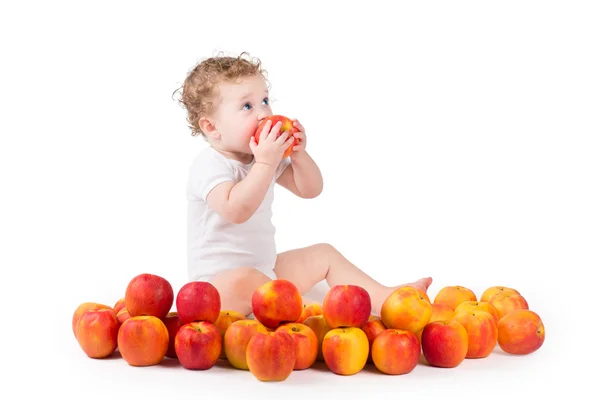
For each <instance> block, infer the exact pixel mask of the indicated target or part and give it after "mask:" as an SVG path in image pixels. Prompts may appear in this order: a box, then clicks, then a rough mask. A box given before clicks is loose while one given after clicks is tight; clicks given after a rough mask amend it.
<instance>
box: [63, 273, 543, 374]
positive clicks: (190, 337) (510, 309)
mask: <svg viewBox="0 0 600 400" xmlns="http://www.w3.org/2000/svg"><path fill="white" fill-rule="evenodd" d="M173 304H175V306H176V311H171V309H172V306H173ZM252 311H253V315H254V318H250V317H247V316H245V315H242V314H241V313H239V312H236V311H233V310H222V309H221V297H220V294H219V292H218V291H217V289H216V288H215V287H214V286H213V285H211V284H210V283H207V282H189V283H187V284H185V285H183V286H182V287H181V289H180V290H179V292H178V293H177V296H176V297H175V293H174V291H173V288H172V286H171V284H170V283H169V282H168V281H167V280H166V279H164V278H163V277H160V276H157V275H153V274H147V273H145V274H140V275H138V276H136V277H134V278H133V279H132V280H131V281H130V282H129V284H128V286H127V288H126V291H125V297H123V298H122V299H119V300H118V301H117V302H116V303H115V305H114V306H113V307H110V306H108V305H105V304H99V303H94V302H85V303H82V304H80V305H79V306H78V307H77V308H76V310H75V312H74V314H73V321H72V325H73V326H72V328H73V333H74V334H75V338H76V339H77V342H78V343H79V346H80V347H81V349H82V350H83V351H84V352H85V354H86V355H87V356H88V357H90V358H105V357H108V356H110V355H112V354H113V353H114V352H115V351H117V349H118V352H119V353H120V355H121V357H122V358H123V359H124V360H125V361H126V362H127V363H128V364H129V365H132V366H152V365H156V364H159V363H161V362H162V361H163V360H164V359H165V357H168V358H172V359H177V360H178V361H179V363H180V364H181V365H182V366H183V367H184V368H186V369H191V370H206V369H209V368H212V367H213V366H215V365H216V364H217V362H218V360H219V359H223V360H226V361H227V362H229V364H230V365H232V366H233V367H234V368H237V369H241V370H248V371H250V372H251V373H252V374H253V375H254V376H255V377H256V378H257V379H259V380H261V381H283V380H285V379H287V378H288V376H289V375H290V374H291V373H292V371H294V370H303V369H307V368H310V367H311V366H312V365H313V364H314V363H315V362H316V361H317V360H319V361H323V362H324V363H325V364H326V366H327V368H328V369H329V370H330V371H332V372H333V373H335V374H339V375H353V374H356V373H358V372H360V371H361V370H362V369H363V368H364V367H365V365H366V364H367V363H371V364H374V365H375V367H376V368H377V369H378V370H379V371H381V372H383V373H385V374H389V375H401V374H407V373H409V372H411V371H412V370H413V369H414V368H415V367H416V366H417V364H418V361H419V358H420V356H421V354H423V356H424V358H425V360H426V361H427V363H428V364H429V365H431V366H433V367H441V368H454V367H457V366H458V365H459V364H460V363H461V362H462V361H463V360H464V359H465V358H468V359H475V358H485V357H487V356H488V355H490V354H491V352H492V351H493V350H494V348H495V347H496V345H499V347H500V348H501V349H502V350H503V351H505V352H506V353H509V354H518V355H525V354H530V353H533V352H535V351H536V350H538V349H539V348H540V347H541V346H542V344H543V343H544V339H545V330H544V325H543V323H542V320H541V318H540V316H539V315H538V314H537V313H535V312H534V311H532V310H530V309H529V304H528V303H527V301H526V300H525V298H524V297H523V296H522V295H521V293H519V292H518V291H517V290H516V289H513V288H508V287H503V286H492V287H489V288H488V289H486V290H485V291H484V292H483V294H482V295H481V297H480V298H479V299H477V296H476V295H475V293H474V292H473V291H472V290H470V289H468V288H465V287H463V286H446V287H444V288H442V289H441V290H440V291H439V293H438V294H437V295H436V297H435V298H434V301H433V302H431V301H430V298H429V297H428V295H427V294H426V293H425V292H423V291H421V290H419V289H416V288H413V287H401V288H398V289H396V290H395V291H394V292H393V293H391V294H390V295H389V297H388V298H387V299H386V300H385V302H384V303H383V305H382V307H381V313H380V316H374V315H372V314H371V298H370V296H369V294H368V293H367V291H366V290H365V289H364V288H362V287H360V286H355V285H339V286H334V287H332V288H330V289H329V291H328V292H327V294H326V296H325V298H324V300H323V303H322V304H317V303H314V304H303V302H302V296H301V294H300V292H299V291H298V289H297V288H296V286H295V285H294V284H292V283H291V282H289V281H287V280H283V279H277V280H273V281H270V282H268V283H265V284H264V285H262V286H261V287H259V288H258V289H257V290H256V291H255V292H254V294H253V297H252Z"/></svg>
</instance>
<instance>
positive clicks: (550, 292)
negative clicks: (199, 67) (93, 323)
mask: <svg viewBox="0 0 600 400" xmlns="http://www.w3.org/2000/svg"><path fill="white" fill-rule="evenodd" d="M17 4H18V5H17ZM159 4H160V5H159ZM166 4H167V3H166V2H160V3H159V2H156V3H153V2H141V1H139V2H110V1H102V2H96V3H92V2H73V3H65V2H57V1H54V2H41V1H40V2H25V1H22V2H19V3H8V2H4V3H3V5H2V6H1V7H0V34H1V35H0V37H1V38H2V39H1V41H2V47H1V50H0V51H1V52H2V61H1V62H0V65H1V66H0V68H1V74H0V84H1V89H2V90H1V95H0V96H1V105H2V117H1V119H0V124H1V125H0V132H1V136H0V137H1V143H0V167H1V169H0V171H1V174H2V180H1V182H2V197H1V199H2V200H1V201H2V207H1V208H0V217H1V219H0V234H1V235H2V237H1V238H2V249H1V250H0V257H1V263H0V266H1V267H2V280H1V282H2V291H1V296H2V305H3V310H4V315H5V319H4V322H3V323H2V329H1V333H0V334H1V335H2V345H3V346H2V347H3V349H5V350H4V358H3V361H4V363H5V368H4V369H3V370H4V371H6V372H3V373H2V375H3V378H2V379H1V380H2V382H4V383H3V385H4V387H5V390H9V389H13V388H16V389H17V390H18V392H15V393H19V394H18V395H14V396H16V397H14V396H13V397H11V398H21V396H24V395H25V394H28V393H31V392H35V393H38V394H40V395H41V394H45V395H48V394H60V395H61V398H62V396H68V397H70V396H71V395H73V396H78V397H80V398H87V399H91V398H132V397H131V396H135V397H136V398H157V399H158V398H161V399H163V398H184V397H183V396H190V395H191V396H194V397H193V398H207V397H206V396H219V398H229V396H230V395H232V394H239V395H241V397H240V398H265V396H269V395H270V394H275V393H277V394H278V395H285V396H294V397H296V396H302V397H307V396H311V398H312V397H316V398H328V399H331V398H336V397H337V396H338V395H339V396H343V397H344V398H349V397H353V396H354V397H356V398H359V397H360V398H364V396H366V395H367V393H368V394H373V395H380V394H384V393H386V392H387V391H392V392H393V393H394V395H395V396H399V397H402V398H406V396H407V395H413V394H414V395H415V396H418V397H417V398H434V397H436V398H444V399H446V398H462V399H464V398H488V399H489V398H506V396H507V395H508V394H511V395H513V396H515V398H537V399H539V398H543V397H544V396H547V395H549V394H552V393H565V394H566V393H571V394H580V393H581V390H582V389H583V388H584V387H586V386H588V385H590V384H591V383H592V382H591V379H592V374H591V372H592V370H593V369H594V368H595V366H594V365H595V364H596V363H597V360H598V350H597V349H598V345H597V340H598V339H597V328H598V322H597V314H598V313H597V295H596V294H595V288H596V287H597V281H596V280H595V279H594V278H593V273H594V272H596V271H597V269H598V266H599V262H600V255H599V247H600V246H599V244H600V230H599V226H600V225H599V223H600V212H599V205H600V191H599V183H600V173H599V171H600V162H599V154H600V140H599V133H600V129H599V127H600V118H599V111H600V97H599V93H600V78H599V76H600V74H599V73H598V71H600V57H599V49H600V40H599V39H600V28H599V25H598V20H599V18H600V12H599V8H598V6H597V3H596V2H591V1H590V2H582V1H573V2H572V1H563V2H557V1H540V2H531V1H503V2H494V3H492V2H481V1H469V2H449V1H444V2H415V3H400V4H399V5H397V4H396V3H394V4H395V5H394V6H393V7H392V6H391V5H385V4H386V3H385V2H381V1H368V2H349V1H344V2H327V3H318V2H311V1H303V2H260V1H251V2H233V1H227V2H217V1H208V2H205V1H195V2H176V1H172V2H169V5H168V6H167V5H166ZM389 4H392V3H389ZM242 51H248V52H249V53H250V54H251V55H252V56H254V57H258V58H260V60H261V61H262V62H263V64H264V66H265V68H266V69H267V71H268V73H269V79H270V82H271V84H272V93H271V96H272V99H273V108H274V111H275V112H276V113H281V114H286V115H288V116H291V117H296V118H298V119H299V120H300V121H301V122H302V123H303V124H304V126H305V127H306V129H307V139H308V147H307V150H308V151H309V153H310V154H311V155H312V156H313V157H314V158H315V159H316V160H317V162H318V163H319V165H320V167H321V169H322V172H323V175H324V179H325V190H324V191H323V193H322V195H321V196H320V197H319V198H317V199H314V200H302V199H298V198H294V197H293V196H292V195H291V194H290V193H287V192H285V191H284V190H283V189H278V191H277V193H276V204H275V207H274V213H275V216H274V222H275V224H276V226H277V229H278V230H277V243H278V248H279V250H280V251H283V250H287V249H291V248H295V247H300V246H305V245H309V244H313V243H317V242H329V243H331V244H333V245H334V246H336V247H337V248H338V249H339V250H340V251H341V252H342V253H343V254H344V255H346V257H347V258H348V259H350V260H351V261H352V262H354V263H355V264H356V265H358V266H360V268H362V269H363V270H365V271H366V272H368V273H369V274H371V275H372V276H374V277H375V278H376V279H378V280H380V281H381V282H383V283H384V284H388V285H393V284H400V283H405V282H410V281H413V280H416V279H418V278H420V277H423V276H432V277H433V279H434V281H433V285H432V286H431V288H430V290H429V294H430V296H431V297H432V299H433V298H434V297H435V294H436V293H437V292H438V291H439V290H440V289H441V288H442V287H444V286H447V285H463V286H466V287H469V288H470V289H472V290H473V291H475V293H476V294H477V295H478V296H479V295H481V293H482V292H483V290H485V289H486V288H487V287H489V286H494V285H506V286H511V287H514V288H516V289H518V290H519V291H521V293H522V294H523V295H524V296H525V297H526V299H527V300H528V301H529V304H530V307H531V309H533V310H535V311H536V312H538V313H539V314H540V315H541V316H542V318H543V321H544V323H545V326H546V330H547V338H546V342H545V344H544V346H543V347H542V348H541V349H540V350H539V351H538V352H536V353H534V354H532V355H530V356H527V357H510V356H506V355H505V354H503V353H502V352H500V351H498V350H496V351H495V352H494V353H493V354H492V355H491V356H490V357H489V358H487V359H484V360H465V362H463V364H461V366H459V368H456V369H452V370H441V369H435V368H431V367H428V366H426V365H419V366H418V367H417V368H416V369H415V370H414V371H413V372H412V373H411V374H409V375H405V376H401V377H388V376H383V375H381V374H378V373H377V372H376V371H374V370H373V369H367V370H365V371H363V372H361V373H359V374H357V375H355V376H352V377H340V376H336V375H334V374H332V373H330V372H328V371H327V370H326V369H324V368H323V367H322V366H321V367H317V368H315V369H313V370H311V371H304V372H297V373H293V374H292V375H291V376H290V378H289V379H288V380H287V381H285V382H282V383H279V384H260V383H259V382H258V381H257V380H256V379H255V378H254V377H253V376H252V375H251V374H249V373H245V372H242V371H235V370H232V369H229V368H227V367H225V366H219V367H216V368H214V369H212V370H210V371H204V372H191V371H187V370H184V369H183V368H181V367H179V366H178V365H177V364H173V363H169V362H165V364H164V365H163V366H157V367H151V368H142V369H140V368H133V367H129V366H127V365H126V364H125V362H124V360H122V359H120V358H113V359H111V360H103V361H99V360H90V359H88V358H86V357H85V356H84V354H83V352H82V351H81V350H80V349H79V347H78V345H77V343H76V341H75V339H74V337H73V335H72V332H71V316H72V313H73V311H74V310H75V308H76V307H77V306H78V305H79V304H80V303H81V302H84V301H96V302H102V303H107V304H109V305H113V304H114V302H116V301H117V300H118V299H119V298H120V297H122V295H123V294H124V290H125V287H126V285H127V283H128V282H129V280H130V279H131V278H132V277H133V276H135V275H137V274H139V273H143V272H149V273H155V274H159V275H162V276H164V277H165V278H167V279H168V280H169V281H170V282H171V284H172V285H173V287H174V289H175V290H178V289H179V288H180V287H181V286H182V285H183V284H184V283H185V282H186V281H185V279H186V253H185V250H186V247H185V244H186V236H185V235H186V225H185V223H186V221H185V217H186V214H185V212H186V198H185V186H186V179H187V168H188V166H189V164H190V162H191V159H192V157H193V156H194V155H195V154H196V153H197V152H198V151H200V150H201V149H202V148H204V146H205V145H206V144H205V142H203V140H202V139H201V138H192V137H191V136H190V134H189V130H188V129H187V126H186V121H185V112H184V110H183V109H182V108H181V107H179V105H178V104H177V103H176V102H175V100H174V98H173V97H172V94H173V91H175V90H176V89H177V88H178V87H179V86H180V85H181V83H182V82H183V79H184V78H185V75H186V73H187V71H188V70H189V69H190V68H191V67H192V66H193V65H194V64H195V63H196V62H198V61H200V60H202V59H203V58H205V57H209V56H212V55H216V54H217V53H219V52H224V53H225V54H228V55H237V54H239V53H240V52H242ZM321 293H322V292H321ZM586 362H588V363H590V364H591V365H589V366H587V367H586V366H585V364H586ZM359 385H364V391H365V394H361V395H358V394H357V389H358V387H359ZM188 398H189V397H188ZM266 398H270V397H266Z"/></svg>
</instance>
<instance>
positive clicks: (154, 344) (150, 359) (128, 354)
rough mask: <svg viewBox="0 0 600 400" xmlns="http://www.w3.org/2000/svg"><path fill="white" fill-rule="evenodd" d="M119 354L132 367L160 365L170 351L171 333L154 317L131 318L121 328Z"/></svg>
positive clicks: (118, 341) (118, 342)
mask: <svg viewBox="0 0 600 400" xmlns="http://www.w3.org/2000/svg"><path fill="white" fill-rule="evenodd" d="M117 344H118V346H119V352H120V353H121V356H122V357H123V359H124V360H125V361H126V362H127V363H128V364H129V365H132V366H136V367H145V366H151V365H156V364H159V363H160V362H161V361H162V360H163V359H164V357H165V355H166V354H167V350H168V349H169V331H168V330H167V327H166V326H165V324H164V322H162V320H160V319H159V318H157V317H155V316H152V315H140V316H137V317H131V318H129V319H127V320H125V322H123V324H121V327H120V328H119V334H118V336H117Z"/></svg>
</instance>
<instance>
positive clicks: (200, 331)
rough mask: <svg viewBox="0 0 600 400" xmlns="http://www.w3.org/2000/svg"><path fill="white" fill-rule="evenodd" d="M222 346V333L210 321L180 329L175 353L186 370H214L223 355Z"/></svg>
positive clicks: (189, 324)
mask: <svg viewBox="0 0 600 400" xmlns="http://www.w3.org/2000/svg"><path fill="white" fill-rule="evenodd" d="M221 346H222V339H221V332H219V330H218V329H217V327H216V326H215V325H214V324H213V323H211V322H208V321H196V322H190V323H187V324H185V325H183V326H182V327H181V328H179V331H177V335H176V336H175V352H176V353H177V358H178V359H179V362H180V363H181V365H182V366H183V367H184V368H186V369H192V370H207V369H210V368H212V367H213V366H214V365H215V364H216V363H217V360H218V359H219V356H220V355H221Z"/></svg>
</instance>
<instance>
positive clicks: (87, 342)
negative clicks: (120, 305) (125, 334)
mask: <svg viewBox="0 0 600 400" xmlns="http://www.w3.org/2000/svg"><path fill="white" fill-rule="evenodd" d="M118 332H119V321H118V320H117V314H115V312H114V310H113V309H112V308H102V309H97V310H90V311H86V312H85V313H83V315H81V317H80V318H79V319H78V322H77V327H76V329H75V336H76V338H77V342H78V343H79V346H80V347H81V349H82V350H83V351H84V353H85V354H86V355H87V356H88V357H90V358H105V357H108V356H109V355H111V354H112V353H113V352H114V351H115V350H116V349H117V334H118Z"/></svg>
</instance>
